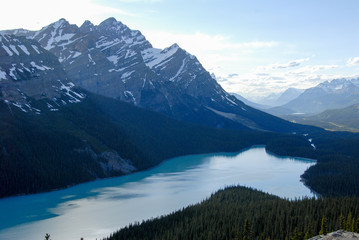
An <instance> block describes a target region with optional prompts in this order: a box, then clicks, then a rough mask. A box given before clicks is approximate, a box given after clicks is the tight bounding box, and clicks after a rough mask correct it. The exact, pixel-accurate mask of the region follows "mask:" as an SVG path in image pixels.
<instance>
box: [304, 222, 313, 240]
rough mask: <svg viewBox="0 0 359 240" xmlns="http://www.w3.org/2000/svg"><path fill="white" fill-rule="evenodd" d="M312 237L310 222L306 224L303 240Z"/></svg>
mask: <svg viewBox="0 0 359 240" xmlns="http://www.w3.org/2000/svg"><path fill="white" fill-rule="evenodd" d="M311 236H312V224H311V223H310V221H309V222H308V226H307V231H306V233H305V235H304V239H305V240H306V239H309V238H310V237H311Z"/></svg>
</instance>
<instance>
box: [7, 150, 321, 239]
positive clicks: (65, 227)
mask: <svg viewBox="0 0 359 240" xmlns="http://www.w3.org/2000/svg"><path fill="white" fill-rule="evenodd" d="M313 164H315V161H311V160H306V159H301V158H291V157H277V156H274V155H271V154H268V153H267V152H266V151H265V148H264V147H253V148H250V149H247V150H245V151H242V152H239V153H218V154H203V155H190V156H184V157H178V158H174V159H170V160H167V161H165V162H163V163H162V164H161V165H159V166H157V167H155V168H152V169H150V170H146V171H143V172H138V173H134V174H131V175H127V176H122V177H116V178H111V179H104V180H98V181H93V182H89V183H84V184H80V185H76V186H74V187H71V188H68V189H64V190H59V191H53V192H48V193H41V194H33V195H28V196H19V197H10V198H4V199H0V212H1V214H0V239H1V240H5V239H6V240H15V239H16V240H18V239H27V240H41V239H44V236H45V233H49V234H50V235H51V239H52V240H64V239H66V240H72V239H77V240H80V238H81V237H83V238H84V240H90V239H101V238H103V237H106V236H108V235H109V234H110V233H111V232H113V231H115V230H117V229H119V228H121V227H124V226H126V225H128V224H129V223H133V222H135V221H142V220H143V219H149V218H153V217H157V216H160V215H164V214H168V213H171V212H173V211H175V210H178V209H181V208H183V207H186V206H188V205H191V204H195V203H198V202H200V201H202V200H204V199H206V198H208V197H209V196H210V195H211V194H212V193H214V192H216V191H217V190H219V189H221V188H224V187H226V186H232V185H243V186H249V187H253V188H256V189H259V190H263V191H264V192H268V193H272V194H275V195H278V196H280V197H285V198H296V197H303V196H309V197H311V196H313V193H312V192H311V191H310V190H309V189H308V188H307V187H306V186H305V185H304V184H303V183H302V182H301V181H300V175H301V174H303V173H304V171H305V170H306V169H307V168H309V167H310V166H311V165H313Z"/></svg>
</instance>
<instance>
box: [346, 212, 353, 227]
mask: <svg viewBox="0 0 359 240" xmlns="http://www.w3.org/2000/svg"><path fill="white" fill-rule="evenodd" d="M352 216H353V215H352V212H351V211H350V212H349V214H348V217H347V221H346V224H345V225H346V228H345V230H347V231H351V230H352V220H353V219H352V218H353V217H352Z"/></svg>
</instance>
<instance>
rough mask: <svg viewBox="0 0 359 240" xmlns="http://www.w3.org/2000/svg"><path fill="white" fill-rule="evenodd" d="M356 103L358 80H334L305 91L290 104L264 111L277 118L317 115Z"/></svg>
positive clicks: (357, 101)
mask: <svg viewBox="0 0 359 240" xmlns="http://www.w3.org/2000/svg"><path fill="white" fill-rule="evenodd" d="M356 103H359V79H334V80H332V81H325V82H323V83H320V84H318V85H317V86H315V87H312V88H309V89H306V90H305V91H304V92H303V93H302V94H300V95H299V96H298V97H297V98H295V99H293V100H291V101H290V102H288V103H286V104H284V105H281V106H278V107H274V108H270V109H266V111H267V112H269V113H271V114H274V115H277V116H283V115H290V114H317V113H320V112H323V111H325V110H328V109H336V108H344V107H348V106H350V105H352V104H356Z"/></svg>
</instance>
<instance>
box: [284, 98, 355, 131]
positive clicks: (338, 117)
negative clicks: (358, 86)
mask: <svg viewBox="0 0 359 240" xmlns="http://www.w3.org/2000/svg"><path fill="white" fill-rule="evenodd" d="M285 118H286V119H288V120H290V121H295V122H298V123H301V124H307V125H314V126H318V127H321V128H325V129H329V130H334V131H352V132H359V104H354V105H351V106H349V107H346V108H341V109H332V110H327V111H324V112H322V113H320V114H316V115H311V116H303V117H301V116H285Z"/></svg>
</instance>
